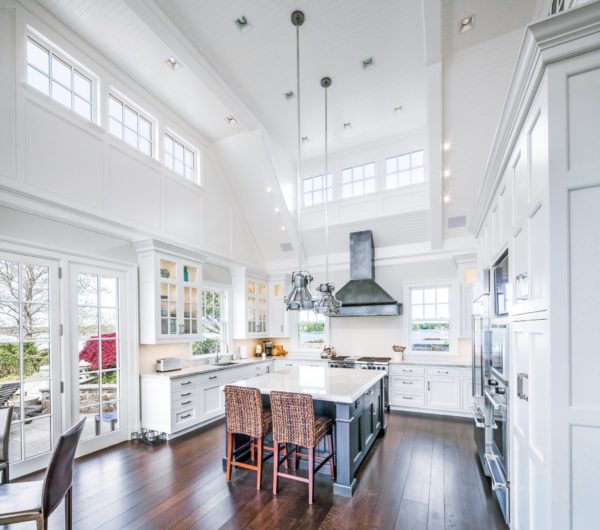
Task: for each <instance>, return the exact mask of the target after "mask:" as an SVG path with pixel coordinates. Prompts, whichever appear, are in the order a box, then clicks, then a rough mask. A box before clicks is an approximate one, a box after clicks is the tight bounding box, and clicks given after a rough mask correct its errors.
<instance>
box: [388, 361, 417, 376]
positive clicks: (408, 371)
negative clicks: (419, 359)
mask: <svg viewBox="0 0 600 530" xmlns="http://www.w3.org/2000/svg"><path fill="white" fill-rule="evenodd" d="M390 373H391V374H392V375H407V376H413V375H417V376H419V375H424V374H425V368H424V367H423V366H414V365H412V364H406V365H399V364H391V365H390Z"/></svg>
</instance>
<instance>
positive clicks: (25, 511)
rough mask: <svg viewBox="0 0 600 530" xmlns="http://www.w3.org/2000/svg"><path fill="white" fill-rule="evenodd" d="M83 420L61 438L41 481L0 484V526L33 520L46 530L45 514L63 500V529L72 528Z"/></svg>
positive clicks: (41, 529)
mask: <svg viewBox="0 0 600 530" xmlns="http://www.w3.org/2000/svg"><path fill="white" fill-rule="evenodd" d="M84 423H85V418H83V419H82V420H81V421H80V422H79V423H78V424H77V425H75V426H74V427H71V429H70V430H68V431H67V432H66V433H64V434H63V435H62V436H61V437H60V439H59V440H58V443H57V444H56V447H55V448H54V451H53V452H52V456H51V457H50V463H49V464H48V468H47V469H46V476H45V477H44V480H43V481H37V482H14V483H12V484H4V485H1V486H0V525H2V524H13V523H22V522H24V521H35V522H36V524H37V528H38V530H46V529H47V528H48V517H50V514H51V513H52V512H53V511H54V510H55V509H56V508H57V507H58V505H59V504H60V503H61V501H62V500H63V499H65V528H66V529H68V530H71V529H72V528H73V497H72V491H71V486H72V482H73V460H75V451H77V444H78V443H79V438H80V436H81V431H83V424H84Z"/></svg>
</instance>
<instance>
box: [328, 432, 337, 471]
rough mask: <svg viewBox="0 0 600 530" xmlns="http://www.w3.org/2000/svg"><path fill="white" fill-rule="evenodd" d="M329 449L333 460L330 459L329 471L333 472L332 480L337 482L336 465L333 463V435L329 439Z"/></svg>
mask: <svg viewBox="0 0 600 530" xmlns="http://www.w3.org/2000/svg"><path fill="white" fill-rule="evenodd" d="M327 447H328V449H329V454H330V455H331V458H330V459H329V471H330V472H331V480H335V463H334V462H333V458H334V457H333V433H332V434H330V435H329V436H328V438H327Z"/></svg>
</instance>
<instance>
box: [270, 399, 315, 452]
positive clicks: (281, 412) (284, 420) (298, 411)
mask: <svg viewBox="0 0 600 530" xmlns="http://www.w3.org/2000/svg"><path fill="white" fill-rule="evenodd" d="M271 414H272V419H273V439H274V440H277V441H278V442H280V443H291V444H296V445H300V446H302V447H313V446H314V444H315V412H314V408H313V399H312V396H310V395H309V394H299V393H295V392H277V391H273V392H271Z"/></svg>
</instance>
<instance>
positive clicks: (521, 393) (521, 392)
mask: <svg viewBox="0 0 600 530" xmlns="http://www.w3.org/2000/svg"><path fill="white" fill-rule="evenodd" d="M525 379H527V380H528V381H529V374H527V373H525V372H519V373H518V374H517V397H518V398H519V399H522V400H524V401H529V395H528V394H526V393H525V388H524V387H525Z"/></svg>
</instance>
